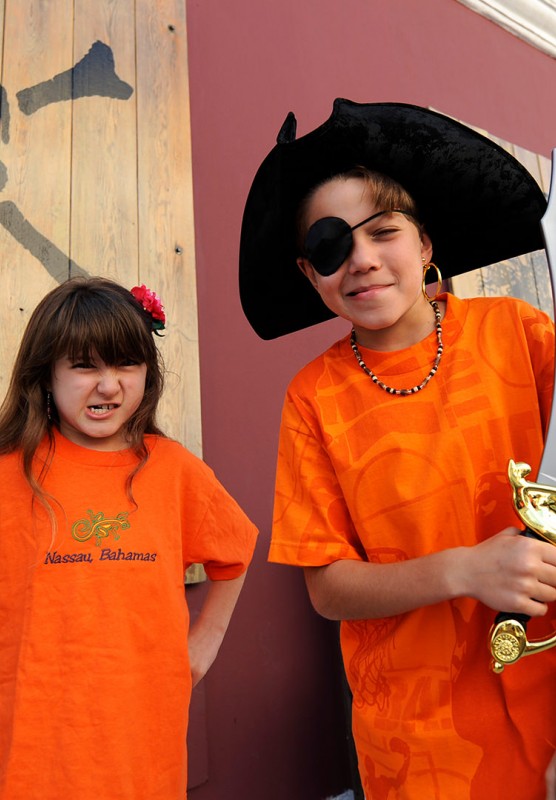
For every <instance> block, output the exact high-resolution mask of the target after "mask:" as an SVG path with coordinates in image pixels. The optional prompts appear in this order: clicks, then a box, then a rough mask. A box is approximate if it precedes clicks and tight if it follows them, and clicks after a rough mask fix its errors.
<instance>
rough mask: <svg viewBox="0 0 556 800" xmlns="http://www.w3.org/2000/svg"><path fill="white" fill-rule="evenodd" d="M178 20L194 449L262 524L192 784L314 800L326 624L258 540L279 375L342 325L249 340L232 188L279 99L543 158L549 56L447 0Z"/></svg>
mask: <svg viewBox="0 0 556 800" xmlns="http://www.w3.org/2000/svg"><path fill="white" fill-rule="evenodd" d="M187 18H188V37H189V64H190V83H191V111H192V140H193V177H194V199H195V230H196V257H197V280H198V296H199V320H200V342H201V345H200V346H201V380H202V407H203V436H204V455H205V459H206V461H207V462H208V463H209V464H210V465H211V466H212V467H213V468H214V469H215V471H216V473H217V474H218V476H219V477H220V479H221V480H222V481H223V483H224V484H225V485H226V486H227V487H228V489H229V490H230V491H231V492H232V494H234V495H235V497H236V498H237V499H238V501H239V502H240V503H241V504H242V505H243V507H244V508H245V510H246V511H247V512H248V514H249V515H250V516H251V517H252V519H253V520H254V521H255V522H256V523H257V524H258V525H259V527H260V529H261V536H260V542H259V548H258V551H257V555H256V558H255V562H254V564H253V568H252V570H251V572H250V575H249V577H248V581H247V583H246V588H245V590H244V594H243V596H242V598H241V600H240V604H239V607H238V609H237V613H236V616H235V618H234V620H233V622H232V627H231V630H230V634H229V637H228V639H227V640H226V642H225V644H224V647H223V650H222V652H221V656H220V659H219V661H218V663H217V664H216V665H215V667H214V668H213V670H212V672H211V673H210V674H209V676H208V677H207V679H206V684H205V693H206V704H207V711H206V726H207V741H208V775H209V780H208V782H207V783H205V784H203V785H202V786H200V787H199V788H197V789H194V790H193V792H192V793H191V795H192V800H221V799H222V798H229V799H230V800H235V799H236V798H238V799H239V798H241V797H248V798H250V800H263V799H264V800H321V798H324V797H325V796H327V794H332V793H334V792H339V791H340V790H341V789H343V788H347V786H348V783H349V775H348V770H347V768H346V762H345V756H344V755H343V753H342V751H343V742H344V738H345V737H344V733H343V731H342V729H341V706H340V702H339V700H334V697H336V698H338V696H339V695H338V683H339V678H338V674H337V655H336V651H335V634H336V632H335V628H334V627H333V626H330V625H328V624H327V623H325V622H324V621H323V620H320V619H318V618H317V617H316V615H315V614H314V613H313V611H312V610H311V608H310V607H309V604H308V601H307V600H306V597H305V593H304V587H303V583H302V576H301V575H300V574H299V573H298V572H297V571H296V570H293V569H289V568H285V567H279V566H271V565H267V564H266V551H267V547H268V541H269V530H270V521H271V509H272V491H273V474H274V464H275V454H276V443H277V434H278V425H279V416H280V407H281V403H282V397H283V394H284V390H285V388H286V384H287V382H288V380H289V379H290V377H292V376H293V374H294V372H295V371H296V370H297V369H298V368H299V367H301V366H302V365H303V364H304V363H305V362H306V361H308V360H309V359H310V358H311V357H313V356H315V355H317V354H318V353H319V352H320V351H321V350H322V349H324V347H325V346H326V345H327V344H328V343H330V342H331V341H332V340H333V339H334V338H335V337H338V336H339V335H340V334H343V333H344V332H345V331H346V323H342V322H340V321H338V320H335V321H332V322H329V323H326V324H324V325H322V326H320V327H319V328H315V329H312V330H308V331H305V332H300V333H298V334H294V335H292V336H290V337H286V338H284V339H282V340H277V341H274V342H263V341H260V340H259V339H258V338H257V337H256V335H255V334H254V333H253V332H252V330H251V329H250V327H249V325H248V323H247V322H246V320H245V318H244V317H243V314H242V311H241V307H240V304H239V297H238V287H237V260H238V243H239V232H240V225H241V217H242V211H243V205H244V202H245V198H246V195H247V192H248V189H249V186H250V183H251V180H252V177H253V175H254V173H255V171H256V169H257V167H258V166H259V164H260V162H261V160H262V159H263V157H264V156H265V155H266V153H267V152H268V151H269V150H270V148H271V147H272V146H273V144H274V142H275V137H276V133H277V131H278V129H279V127H280V125H281V123H282V121H283V119H284V118H285V116H286V113H287V112H288V111H290V110H293V111H294V112H295V113H296V116H297V118H298V135H302V134H304V133H306V132H307V131H309V130H311V129H312V128H314V127H315V126H317V125H318V124H320V123H321V122H323V121H324V120H325V119H326V118H327V117H328V116H329V114H330V112H331V109H332V101H333V99H334V98H335V97H347V98H349V99H351V100H356V101H358V102H377V101H399V102H409V103H416V104H420V105H424V106H430V107H433V108H435V109H437V110H439V111H441V112H443V113H446V114H450V115H453V116H456V117H458V118H459V119H461V120H463V121H466V122H468V123H471V124H474V125H478V126H480V127H482V128H484V129H486V130H488V131H490V132H491V133H493V134H496V135H498V136H500V137H502V138H503V139H507V140H510V141H513V142H515V143H517V144H519V145H521V146H523V147H526V148H528V149H529V150H534V151H537V152H539V153H541V154H543V155H545V156H548V155H549V154H550V151H551V148H552V147H554V146H556V105H555V103H554V85H555V83H556V62H555V61H554V60H553V59H551V58H550V57H549V56H547V55H544V54H542V53H540V52H539V51H536V50H535V49H534V48H532V47H531V46H529V45H527V44H525V43H524V42H522V41H520V40H519V39H517V38H515V37H514V36H512V35H511V34H510V33H508V32H506V31H504V30H502V29H501V28H499V27H497V26H496V25H494V24H493V23H490V22H488V21H486V20H483V19H481V17H479V16H478V15H477V14H475V13H473V12H472V11H470V10H469V9H467V8H466V7H464V6H463V5H461V4H460V3H458V2H456V0H341V2H338V0H233V1H232V2H225V0H187ZM440 266H442V265H440ZM261 268H264V265H262V266H261ZM196 591H197V592H198V594H197V595H196V596H193V604H195V602H197V598H198V597H200V595H201V594H202V589H200V590H196Z"/></svg>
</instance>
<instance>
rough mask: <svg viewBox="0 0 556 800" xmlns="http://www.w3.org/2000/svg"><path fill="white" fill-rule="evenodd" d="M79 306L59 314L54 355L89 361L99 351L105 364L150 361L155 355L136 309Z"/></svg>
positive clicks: (148, 334)
mask: <svg viewBox="0 0 556 800" xmlns="http://www.w3.org/2000/svg"><path fill="white" fill-rule="evenodd" d="M89 311H92V309H86V308H83V307H82V306H77V307H74V308H72V309H71V313H70V314H67V315H66V314H64V313H63V310H62V313H60V314H59V316H58V319H57V323H58V324H57V325H56V327H57V328H58V330H56V331H55V333H54V335H55V341H56V345H55V351H56V352H55V358H56V359H57V358H64V357H66V356H67V357H68V358H69V359H70V360H71V361H78V360H82V359H83V360H85V361H90V360H91V359H92V357H93V355H95V354H97V355H98V357H99V358H101V359H102V360H103V361H104V363H105V364H110V365H113V364H118V363H120V362H121V361H123V360H127V359H129V360H133V361H139V362H147V361H149V360H150V357H151V355H152V346H153V345H152V341H151V333H150V331H149V330H148V329H147V325H146V323H145V321H143V320H142V319H141V318H140V316H139V315H138V314H137V312H136V311H135V309H133V308H131V307H128V308H122V307H121V306H120V307H119V308H118V309H117V310H115V309H114V307H112V308H110V309H109V310H108V309H104V310H103V312H102V313H99V310H98V309H96V313H88V312H89Z"/></svg>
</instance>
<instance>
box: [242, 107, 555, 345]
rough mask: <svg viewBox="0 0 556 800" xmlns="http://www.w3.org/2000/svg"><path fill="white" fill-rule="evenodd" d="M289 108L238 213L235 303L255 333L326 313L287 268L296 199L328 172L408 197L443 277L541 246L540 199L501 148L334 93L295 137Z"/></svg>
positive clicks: (443, 124) (292, 326) (446, 123)
mask: <svg viewBox="0 0 556 800" xmlns="http://www.w3.org/2000/svg"><path fill="white" fill-rule="evenodd" d="M295 129H296V120H295V117H294V115H293V114H292V113H291V112H290V114H288V116H287V118H286V121H285V122H284V125H283V126H282V129H281V131H280V133H279V135H278V140H277V144H276V146H275V147H274V148H273V149H272V150H271V151H270V153H269V154H268V156H267V157H266V158H265V159H264V161H263V163H262V164H261V166H260V167H259V170H258V171H257V174H256V175H255V179H254V181H253V185H252V186H251V190H250V192H249V196H248V198H247V202H246V205H245V211H244V215H243V225H242V230H241V245H240V259H239V281H240V295H241V302H242V306H243V310H244V312H245V315H246V316H247V319H248V320H249V322H250V323H251V325H252V326H253V328H254V330H255V331H256V332H257V333H258V335H259V336H260V337H261V338H263V339H274V338H276V337H277V336H282V335H284V334H286V333H291V332H292V331H296V330H300V329H301V328H306V327H308V326H310V325H314V324H316V323H317V322H322V321H324V320H326V319H330V318H331V317H333V316H334V314H333V313H332V312H331V311H330V310H329V309H328V308H327V307H326V306H325V305H324V304H323V303H322V301H321V300H320V297H319V296H318V294H317V293H316V292H315V290H314V289H313V287H312V286H311V284H310V283H309V281H308V280H307V278H306V277H305V276H304V275H303V274H302V273H301V270H300V269H299V267H298V266H297V264H296V259H297V257H298V256H299V252H298V247H297V244H296V230H295V217H296V212H297V208H298V206H299V203H300V201H301V200H302V199H303V198H304V197H305V195H306V194H307V193H308V192H309V191H310V189H311V188H312V187H313V186H315V185H316V184H318V183H320V182H321V181H323V180H325V179H326V178H328V177H331V176H333V175H335V174H338V173H340V172H344V171H346V170H348V169H351V168H353V167H355V166H358V165H361V166H364V167H367V168H369V169H371V170H376V171H378V172H382V173H384V174H386V175H389V176H390V177H392V178H394V179H395V180H396V181H398V183H400V184H401V185H402V186H403V187H404V188H405V189H406V190H407V191H408V192H409V193H410V194H411V195H412V196H413V198H414V200H415V201H416V203H417V207H418V209H419V217H420V221H421V222H422V223H424V225H425V228H426V230H427V233H428V234H429V236H430V237H431V240H432V244H433V250H434V260H435V262H436V263H437V264H438V266H439V267H440V269H441V270H442V274H443V276H444V277H446V278H449V277H451V276H452V275H458V274H460V273H463V272H467V271H468V270H472V269H477V268H478V267H483V266H485V265H487V264H493V263H495V262H496V261H502V260H504V259H506V258H512V257H513V256H517V255H521V254H522V253H527V252H530V251H531V250H538V249H540V248H542V247H544V243H543V238H542V233H541V228H540V220H541V217H542V216H543V214H544V211H545V209H546V200H545V197H544V195H543V193H542V191H541V189H540V188H539V186H538V184H537V183H536V181H535V180H534V179H533V177H532V176H531V175H530V174H529V172H527V170H526V169H525V168H524V167H523V166H522V165H521V164H520V163H519V162H518V161H517V160H516V159H515V158H514V157H513V156H511V155H510V154H509V153H508V152H507V151H506V150H504V149H502V148H501V147H499V145H497V144H495V143H494V142H492V141H491V140H490V139H487V138H486V137H484V136H481V134H479V133H476V132H475V131H473V130H471V128H468V127H466V126H465V125H462V124H461V123H459V122H456V121H455V120H453V119H450V118H449V117H446V116H444V115H442V114H438V113H436V112H434V111H429V110H428V109H426V108H420V107H418V106H412V105H407V104H403V103H365V104H361V103H353V102H351V101H350V100H343V99H338V100H336V101H335V102H334V108H333V111H332V115H331V116H330V118H329V119H328V120H327V121H326V122H325V123H323V124H322V125H321V126H319V127H318V128H316V129H315V130H314V131H311V133H308V134H307V135H305V136H302V137H301V138H300V139H295Z"/></svg>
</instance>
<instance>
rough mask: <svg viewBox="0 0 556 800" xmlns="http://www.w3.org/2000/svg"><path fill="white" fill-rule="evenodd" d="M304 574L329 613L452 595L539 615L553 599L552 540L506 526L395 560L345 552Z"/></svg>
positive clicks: (555, 552)
mask: <svg viewBox="0 0 556 800" xmlns="http://www.w3.org/2000/svg"><path fill="white" fill-rule="evenodd" d="M305 580H306V583H307V588H308V590H309V596H310V598H311V602H312V604H313V607H314V608H315V610H316V611H317V612H318V613H319V614H321V615H322V616H323V617H326V618H327V619H334V620H342V619H379V618H383V617H390V616H394V615H396V614H403V613H405V612H407V611H413V610H414V609H416V608H420V607H421V606H428V605H432V604H434V603H438V602H441V601H444V600H452V599H455V598H456V597H473V598H475V599H476V600H480V601H481V602H482V603H484V604H485V605H487V606H489V608H492V609H493V610H495V611H509V610H511V611H513V612H516V613H521V614H527V615H529V616H531V617H540V616H543V615H544V614H546V611H547V603H551V602H553V601H554V600H556V548H555V547H554V546H553V545H551V544H549V543H548V542H541V541H538V540H536V539H528V538H526V537H524V536H520V535H519V534H518V530H517V528H506V529H505V530H503V531H501V532H500V533H498V534H496V535H495V536H492V537H491V538H490V539H487V540H485V541H484V542H481V543H480V544H477V545H474V546H473V547H457V548H452V549H448V550H441V551H440V552H438V553H432V554H431V555H428V556H422V557H421V558H415V559H409V560H408V561H399V562H397V563H395V564H373V563H370V562H367V561H355V560H347V559H346V560H342V561H334V562H332V563H331V564H327V565H326V566H322V567H307V568H305ZM532 598H535V599H532Z"/></svg>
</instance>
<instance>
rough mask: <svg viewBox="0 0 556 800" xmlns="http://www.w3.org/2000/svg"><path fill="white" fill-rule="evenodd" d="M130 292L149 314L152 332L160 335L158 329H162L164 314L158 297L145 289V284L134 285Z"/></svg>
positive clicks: (164, 321)
mask: <svg viewBox="0 0 556 800" xmlns="http://www.w3.org/2000/svg"><path fill="white" fill-rule="evenodd" d="M130 292H131V294H132V295H133V296H134V297H135V299H136V300H138V301H139V302H140V303H141V305H142V306H143V308H144V309H145V311H146V312H147V314H150V316H151V320H152V323H151V324H152V329H153V333H155V334H156V335H157V336H160V334H159V333H158V331H163V330H164V327H165V323H166V314H165V313H164V306H163V305H162V300H161V299H160V297H159V296H158V295H157V294H155V292H151V290H150V289H147V287H146V286H145V284H142V285H141V286H134V287H133V289H130Z"/></svg>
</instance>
